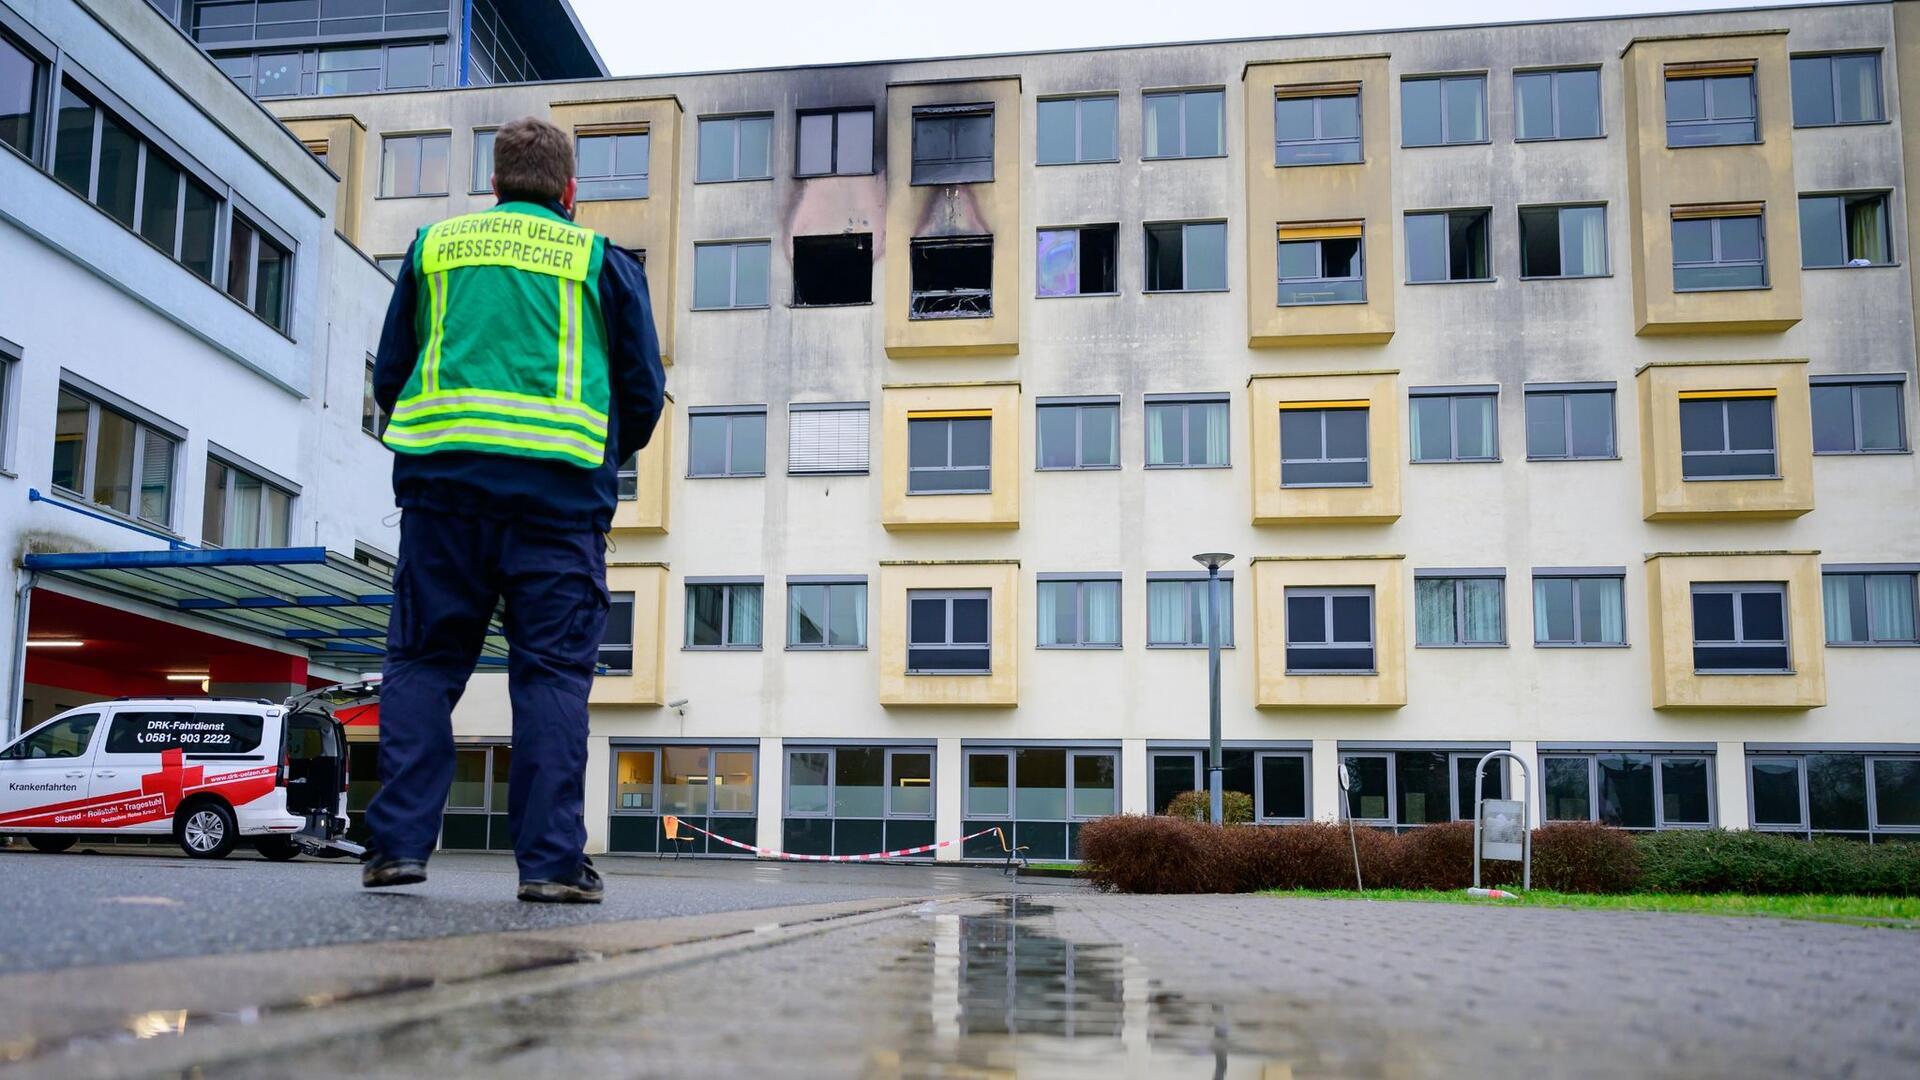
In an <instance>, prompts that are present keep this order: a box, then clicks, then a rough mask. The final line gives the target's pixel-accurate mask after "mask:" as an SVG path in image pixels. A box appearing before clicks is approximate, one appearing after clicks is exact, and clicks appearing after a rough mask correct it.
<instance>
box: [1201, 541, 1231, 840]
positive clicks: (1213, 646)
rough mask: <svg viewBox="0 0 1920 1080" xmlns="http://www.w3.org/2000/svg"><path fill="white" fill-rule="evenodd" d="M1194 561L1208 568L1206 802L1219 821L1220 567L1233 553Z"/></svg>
mask: <svg viewBox="0 0 1920 1080" xmlns="http://www.w3.org/2000/svg"><path fill="white" fill-rule="evenodd" d="M1193 561H1194V562H1197V563H1199V564H1200V565H1201V566H1204V567H1206V568H1207V804H1208V810H1209V813H1210V814H1211V816H1212V820H1213V823H1214V824H1215V825H1219V824H1222V823H1223V822H1224V821H1225V820H1226V813H1225V809H1224V807H1223V806H1222V805H1221V804H1222V794H1221V789H1220V769H1221V766H1220V568H1221V567H1222V566H1225V565H1226V564H1227V563H1229V562H1231V561H1233V556H1232V555H1229V554H1227V553H1226V552H1224V551H1208V552H1203V553H1201V554H1199V555H1195V556H1194V557H1193Z"/></svg>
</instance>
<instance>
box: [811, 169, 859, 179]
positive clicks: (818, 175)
mask: <svg viewBox="0 0 1920 1080" xmlns="http://www.w3.org/2000/svg"><path fill="white" fill-rule="evenodd" d="M878 175H880V174H879V173H876V172H874V171H873V170H872V169H868V170H867V171H866V172H807V173H803V172H797V173H794V174H793V178H794V179H795V180H832V179H834V178H835V177H841V176H878Z"/></svg>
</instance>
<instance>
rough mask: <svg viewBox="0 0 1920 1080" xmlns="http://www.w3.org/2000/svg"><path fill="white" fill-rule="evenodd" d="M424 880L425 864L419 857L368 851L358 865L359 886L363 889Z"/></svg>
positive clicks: (425, 878)
mask: <svg viewBox="0 0 1920 1080" xmlns="http://www.w3.org/2000/svg"><path fill="white" fill-rule="evenodd" d="M425 880H427V864H426V863H425V862H423V861H421V860H419V859H395V858H392V857H389V856H387V855H383V854H381V853H380V852H378V851H369V852H367V858H366V861H365V862H364V863H362V864H361V867H360V887H361V888H363V889H383V888H386V887H387V886H389V885H418V884H420V883H421V882H423V881H425Z"/></svg>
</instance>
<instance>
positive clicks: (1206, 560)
mask: <svg viewBox="0 0 1920 1080" xmlns="http://www.w3.org/2000/svg"><path fill="white" fill-rule="evenodd" d="M1193 561H1194V562H1197V563H1199V564H1200V565H1201V566H1204V567H1206V568H1207V569H1209V570H1218V569H1220V568H1221V567H1223V566H1225V565H1227V564H1228V563H1230V562H1232V561H1233V556H1232V555H1231V554H1229V553H1227V552H1224V551H1203V552H1201V553H1200V554H1198V555H1195V556H1194V557H1193Z"/></svg>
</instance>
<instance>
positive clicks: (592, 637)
mask: <svg viewBox="0 0 1920 1080" xmlns="http://www.w3.org/2000/svg"><path fill="white" fill-rule="evenodd" d="M611 605H612V599H611V598H610V597H609V596H608V595H607V587H606V586H605V585H602V584H601V583H600V582H599V581H597V580H591V579H590V580H589V583H588V592H587V594H586V595H585V596H583V597H581V598H580V601H579V602H578V603H577V604H575V605H574V609H573V612H572V614H571V615H570V616H569V618H568V619H567V633H566V638H565V640H564V641H563V642H562V643H561V648H562V649H563V650H565V655H566V656H567V658H568V659H569V660H572V661H574V662H575V663H577V664H581V665H584V666H585V667H586V669H587V670H588V671H592V670H593V669H594V667H595V666H596V665H597V664H598V663H599V660H600V643H601V641H602V640H603V639H604V638H605V637H606V632H607V609H608V608H609V607H610V606H611Z"/></svg>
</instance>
